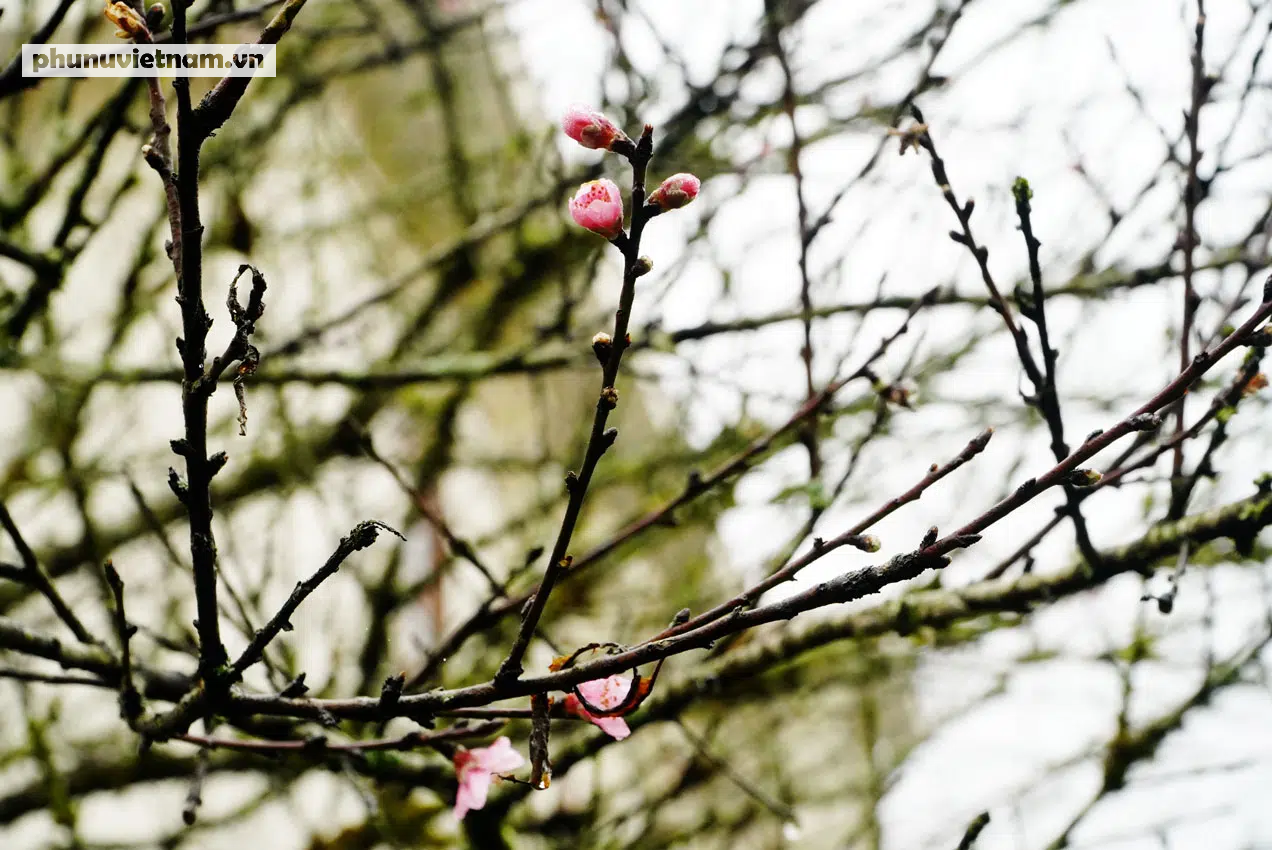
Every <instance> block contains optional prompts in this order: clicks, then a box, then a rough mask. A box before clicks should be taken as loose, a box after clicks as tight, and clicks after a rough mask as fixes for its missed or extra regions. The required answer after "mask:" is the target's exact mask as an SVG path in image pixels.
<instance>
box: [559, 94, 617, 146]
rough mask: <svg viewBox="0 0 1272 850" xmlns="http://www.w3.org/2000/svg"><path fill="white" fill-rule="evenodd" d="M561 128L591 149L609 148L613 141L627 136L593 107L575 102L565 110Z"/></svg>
mask: <svg viewBox="0 0 1272 850" xmlns="http://www.w3.org/2000/svg"><path fill="white" fill-rule="evenodd" d="M561 129H562V130H564V131H565V134H566V135H567V136H569V137H570V138H571V139H573V140H574V141H576V142H578V143H579V144H580V145H582V146H583V147H585V148H591V149H592V150H609V149H610V147H611V146H612V145H613V144H614V142H616V141H618V140H619V139H626V138H627V135H626V134H625V133H624V132H623V131H622V130H620V129H619V128H618V125H617V124H615V123H614V122H613V121H611V120H609V119H608V118H606V117H605V116H604V115H602V114H601V113H599V112H597V111H596V110H595V109H592V108H591V107H588V106H582V105H580V104H577V103H576V104H574V105H573V106H571V107H570V108H569V109H567V110H566V111H565V116H564V117H563V118H562V119H561Z"/></svg>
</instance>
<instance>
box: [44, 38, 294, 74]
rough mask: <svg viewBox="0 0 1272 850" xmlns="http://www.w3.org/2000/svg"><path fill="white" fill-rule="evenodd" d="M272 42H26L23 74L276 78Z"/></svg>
mask: <svg viewBox="0 0 1272 850" xmlns="http://www.w3.org/2000/svg"><path fill="white" fill-rule="evenodd" d="M275 59H276V57H275V54H274V45H272V44H119V45H112V44H24V45H22V76H24V77H217V78H221V77H273V76H275Z"/></svg>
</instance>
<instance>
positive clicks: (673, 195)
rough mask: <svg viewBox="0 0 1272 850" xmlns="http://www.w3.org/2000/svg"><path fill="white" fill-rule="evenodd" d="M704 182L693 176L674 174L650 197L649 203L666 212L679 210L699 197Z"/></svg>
mask: <svg viewBox="0 0 1272 850" xmlns="http://www.w3.org/2000/svg"><path fill="white" fill-rule="evenodd" d="M701 187H702V181H701V180H699V179H698V178H697V177H694V176H693V175H692V174H673V175H671V176H670V177H668V178H667V179H666V180H664V181H663V182H662V185H661V186H659V187H658V188H657V189H655V190H654V191H653V192H652V193H650V195H649V202H650V203H651V204H653V205H654V206H656V207H659V208H660V209H662V210H663V211H664V212H666V211H667V210H678V209H680V208H681V207H683V206H684V205H685V204H687V203H689V202H690V201H692V200H693V199H694V198H696V197H698V189H700V188H701Z"/></svg>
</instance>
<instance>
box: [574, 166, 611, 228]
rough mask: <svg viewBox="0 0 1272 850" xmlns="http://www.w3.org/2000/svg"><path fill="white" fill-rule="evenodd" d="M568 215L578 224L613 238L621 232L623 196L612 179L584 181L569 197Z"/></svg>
mask: <svg viewBox="0 0 1272 850" xmlns="http://www.w3.org/2000/svg"><path fill="white" fill-rule="evenodd" d="M570 215H571V216H573V217H574V220H575V222H577V223H578V224H579V226H581V227H586V228H587V229H588V230H590V231H592V232H593V233H599V234H600V235H602V236H604V237H605V238H606V239H613V238H614V237H615V236H617V235H618V234H620V233H622V232H623V196H622V195H620V194H619V192H618V186H617V185H615V183H614V181H613V180H606V179H605V178H601V179H600V180H593V181H592V182H590V183H584V184H583V185H582V186H580V187H579V190H578V191H577V192H575V193H574V197H573V198H571V199H570Z"/></svg>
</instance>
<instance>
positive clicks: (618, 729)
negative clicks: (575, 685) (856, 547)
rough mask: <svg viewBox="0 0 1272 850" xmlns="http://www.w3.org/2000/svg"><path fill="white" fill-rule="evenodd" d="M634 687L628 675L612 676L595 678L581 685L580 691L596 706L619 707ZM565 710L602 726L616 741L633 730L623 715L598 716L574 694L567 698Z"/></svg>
mask: <svg viewBox="0 0 1272 850" xmlns="http://www.w3.org/2000/svg"><path fill="white" fill-rule="evenodd" d="M631 688H632V680H631V679H629V678H627V677H626V676H610V677H609V678H608V679H595V680H593V681H591V682H584V683H583V684H581V685H579V693H581V694H583V698H584V699H586V700H587V701H588V702H589V703H591V704H592V705H593V706H595V707H596V708H603V709H611V708H618V707H619V706H620V705H622V704H623V702H624V701H626V699H627V694H628V692H629V691H630V690H631ZM565 710H566V711H567V712H569V713H570V714H573V715H575V716H576V717H582V718H583V719H584V720H590V721H591V722H592V723H594V724H595V725H597V726H599V727H601V729H602V731H604V732H605V734H607V735H609V736H610V737H611V738H613V739H614V740H616V741H621V740H623V739H624V738H626V737H627V736H628V735H630V734H632V730H631V729H629V728H627V721H626V720H624V719H623V718H621V717H597V716H596V715H594V714H592V713H591V712H589V711H588V710H587V709H586V708H584V707H583V703H582V702H580V701H579V698H578V697H576V696H575V695H574V694H570V695H568V696H567V697H566V698H565Z"/></svg>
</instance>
